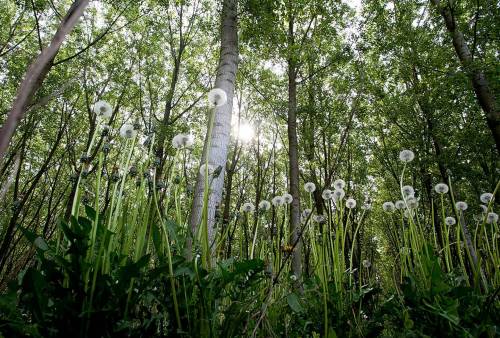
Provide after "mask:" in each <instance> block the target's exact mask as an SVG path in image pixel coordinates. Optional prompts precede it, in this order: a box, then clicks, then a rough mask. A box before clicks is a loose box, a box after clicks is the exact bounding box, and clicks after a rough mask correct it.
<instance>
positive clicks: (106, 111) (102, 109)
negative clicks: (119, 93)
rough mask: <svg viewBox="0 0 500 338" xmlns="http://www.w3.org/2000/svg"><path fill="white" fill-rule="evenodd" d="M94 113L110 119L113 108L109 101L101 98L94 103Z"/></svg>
mask: <svg viewBox="0 0 500 338" xmlns="http://www.w3.org/2000/svg"><path fill="white" fill-rule="evenodd" d="M94 113H96V115H97V116H98V117H100V118H103V119H110V118H111V115H112V114H113V109H112V108H111V105H110V104H109V103H107V102H106V101H102V100H101V101H97V102H96V103H95V104H94Z"/></svg>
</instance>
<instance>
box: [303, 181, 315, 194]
mask: <svg viewBox="0 0 500 338" xmlns="http://www.w3.org/2000/svg"><path fill="white" fill-rule="evenodd" d="M304 190H305V191H307V192H308V193H313V192H314V190H316V185H315V184H314V183H312V182H307V183H306V184H304Z"/></svg>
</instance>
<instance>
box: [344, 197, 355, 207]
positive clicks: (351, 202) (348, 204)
mask: <svg viewBox="0 0 500 338" xmlns="http://www.w3.org/2000/svg"><path fill="white" fill-rule="evenodd" d="M345 206H346V207H347V208H349V209H354V208H355V207H356V200H355V199H354V198H348V199H347V201H346V202H345Z"/></svg>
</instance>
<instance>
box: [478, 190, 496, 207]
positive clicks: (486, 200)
mask: <svg viewBox="0 0 500 338" xmlns="http://www.w3.org/2000/svg"><path fill="white" fill-rule="evenodd" d="M479 199H480V200H481V202H483V203H484V204H488V203H490V201H491V200H492V199H493V194H492V193H489V192H485V193H483V194H481V196H480V197H479Z"/></svg>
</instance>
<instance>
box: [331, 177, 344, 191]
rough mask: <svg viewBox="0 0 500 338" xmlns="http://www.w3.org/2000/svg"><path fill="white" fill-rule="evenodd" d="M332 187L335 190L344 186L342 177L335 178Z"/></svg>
mask: <svg viewBox="0 0 500 338" xmlns="http://www.w3.org/2000/svg"><path fill="white" fill-rule="evenodd" d="M333 187H334V188H335V190H342V189H344V188H345V181H344V180H343V179H340V178H339V179H336V180H335V182H333Z"/></svg>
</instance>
